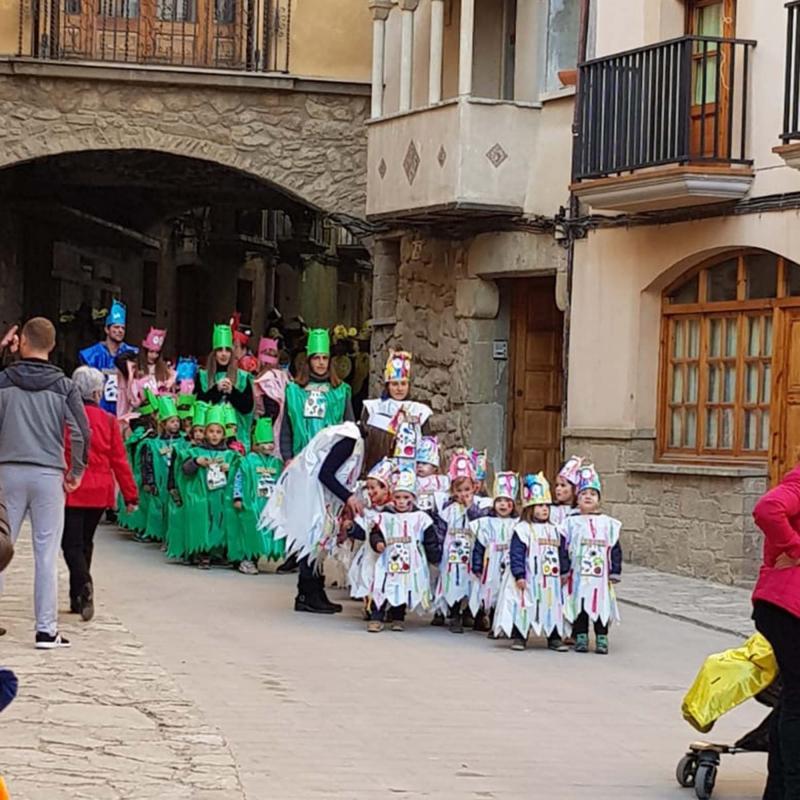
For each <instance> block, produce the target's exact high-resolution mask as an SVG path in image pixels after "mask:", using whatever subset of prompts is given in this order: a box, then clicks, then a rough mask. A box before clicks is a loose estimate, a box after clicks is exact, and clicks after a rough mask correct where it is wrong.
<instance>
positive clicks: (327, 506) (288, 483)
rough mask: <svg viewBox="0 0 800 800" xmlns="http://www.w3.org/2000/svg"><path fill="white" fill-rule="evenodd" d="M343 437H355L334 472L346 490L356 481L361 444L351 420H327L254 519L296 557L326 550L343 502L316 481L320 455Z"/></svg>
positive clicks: (331, 542)
mask: <svg viewBox="0 0 800 800" xmlns="http://www.w3.org/2000/svg"><path fill="white" fill-rule="evenodd" d="M342 439H354V440H355V447H354V448H353V455H352V456H350V458H348V459H347V461H345V463H344V464H343V465H342V466H341V468H340V469H339V471H338V472H337V473H336V477H337V479H338V480H339V481H340V482H341V483H342V484H343V485H344V486H346V487H347V488H348V489H350V490H351V491H352V489H353V488H354V487H355V486H356V482H357V480H358V475H359V473H360V472H361V462H362V461H363V458H364V443H363V441H362V440H361V434H360V433H359V430H358V426H357V425H356V424H355V423H353V422H345V423H343V424H341V425H331V426H330V427H328V428H325V429H324V430H321V431H320V432H319V433H318V434H317V435H316V436H315V437H314V438H313V439H312V440H311V441H310V442H309V443H308V445H306V447H304V448H303V450H302V451H301V452H300V453H299V454H298V455H297V457H296V458H295V459H294V461H292V463H291V464H290V465H289V466H288V467H287V468H286V469H285V470H284V471H283V473H282V474H281V476H280V478H278V482H277V484H276V485H275V491H274V492H273V494H272V497H271V498H270V499H269V502H268V503H267V505H266V506H265V507H264V511H263V512H262V513H261V519H260V520H259V528H260V529H261V530H269V529H271V530H272V531H273V534H274V536H275V538H276V539H283V538H285V539H286V552H287V555H288V554H293V553H294V554H296V555H297V557H298V558H303V557H305V556H308V559H309V562H310V563H314V562H315V561H316V560H317V558H318V557H319V556H320V555H321V554H322V553H324V552H331V551H332V548H333V545H334V544H335V543H336V533H337V525H338V517H339V513H340V512H341V510H342V505H343V504H342V501H341V500H339V498H338V497H336V496H335V495H333V494H332V493H331V492H329V491H328V490H327V489H326V488H325V487H324V486H323V485H322V483H320V480H319V473H320V470H321V468H322V464H323V462H324V461H325V458H326V457H327V456H328V454H329V453H330V452H331V450H332V449H333V447H334V445H336V444H337V443H338V442H340V441H341V440H342Z"/></svg>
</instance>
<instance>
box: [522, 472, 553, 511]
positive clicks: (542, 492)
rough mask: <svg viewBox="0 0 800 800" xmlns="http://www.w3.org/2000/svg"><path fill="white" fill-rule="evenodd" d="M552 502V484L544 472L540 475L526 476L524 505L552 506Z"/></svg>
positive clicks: (523, 496) (523, 485)
mask: <svg viewBox="0 0 800 800" xmlns="http://www.w3.org/2000/svg"><path fill="white" fill-rule="evenodd" d="M552 502H553V498H552V496H551V495H550V483H549V482H548V480H547V478H545V476H544V473H543V472H540V473H539V474H538V475H526V476H525V477H524V478H523V479H522V505H524V506H539V505H550V504H551V503H552Z"/></svg>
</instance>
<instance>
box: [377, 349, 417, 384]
mask: <svg viewBox="0 0 800 800" xmlns="http://www.w3.org/2000/svg"><path fill="white" fill-rule="evenodd" d="M383 379H384V380H385V381H386V382H387V383H388V382H389V381H407V380H410V379H411V353H407V352H405V351H404V350H398V351H395V350H392V352H390V353H389V358H388V359H386V369H385V370H384V372H383Z"/></svg>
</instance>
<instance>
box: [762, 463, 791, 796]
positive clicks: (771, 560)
mask: <svg viewBox="0 0 800 800" xmlns="http://www.w3.org/2000/svg"><path fill="white" fill-rule="evenodd" d="M753 517H754V518H755V521H756V524H757V525H758V527H759V528H761V530H762V531H763V533H764V536H765V539H766V541H765V542H764V563H763V565H762V567H761V572H760V574H759V578H758V583H757V584H756V588H755V591H754V592H753V619H754V620H755V624H756V628H757V629H758V630H759V631H760V632H761V633H762V634H763V635H764V637H765V638H766V639H767V640H768V641H769V643H770V644H771V645H772V649H773V650H774V651H775V658H776V659H777V661H778V666H779V668H780V671H781V677H782V679H783V693H782V694H781V700H780V704H779V707H778V711H777V713H776V714H774V715H773V725H772V729H771V730H770V752H769V777H768V779H767V788H766V791H765V793H764V799H765V800H800V467H796V468H795V469H793V470H792V471H791V472H789V473H788V474H787V475H786V476H785V477H784V478H783V480H782V481H781V482H780V483H779V484H778V485H777V486H776V487H775V488H774V489H772V490H771V491H769V492H767V493H766V494H765V495H764V496H763V497H762V498H761V500H759V501H758V504H757V505H756V507H755V510H754V511H753Z"/></svg>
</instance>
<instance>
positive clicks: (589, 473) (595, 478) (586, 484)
mask: <svg viewBox="0 0 800 800" xmlns="http://www.w3.org/2000/svg"><path fill="white" fill-rule="evenodd" d="M586 489H594V490H595V491H596V492H597V494H601V493H602V485H601V483H600V476H599V475H598V474H597V470H596V469H595V468H594V465H592V464H587V465H586V466H585V467H581V470H580V475H579V478H578V494H580V493H581V492H583V491H585V490H586Z"/></svg>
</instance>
